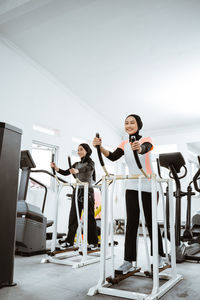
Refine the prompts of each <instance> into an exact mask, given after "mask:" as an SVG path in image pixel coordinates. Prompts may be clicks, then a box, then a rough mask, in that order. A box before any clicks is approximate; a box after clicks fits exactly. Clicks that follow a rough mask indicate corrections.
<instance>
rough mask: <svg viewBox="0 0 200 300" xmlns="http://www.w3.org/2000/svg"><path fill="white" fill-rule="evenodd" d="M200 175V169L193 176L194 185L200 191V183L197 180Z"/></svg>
mask: <svg viewBox="0 0 200 300" xmlns="http://www.w3.org/2000/svg"><path fill="white" fill-rule="evenodd" d="M199 175H200V169H199V170H198V171H197V173H196V174H195V175H194V177H193V182H194V187H195V190H196V191H197V192H200V188H199V187H198V183H197V180H198V179H199V178H198V177H199Z"/></svg>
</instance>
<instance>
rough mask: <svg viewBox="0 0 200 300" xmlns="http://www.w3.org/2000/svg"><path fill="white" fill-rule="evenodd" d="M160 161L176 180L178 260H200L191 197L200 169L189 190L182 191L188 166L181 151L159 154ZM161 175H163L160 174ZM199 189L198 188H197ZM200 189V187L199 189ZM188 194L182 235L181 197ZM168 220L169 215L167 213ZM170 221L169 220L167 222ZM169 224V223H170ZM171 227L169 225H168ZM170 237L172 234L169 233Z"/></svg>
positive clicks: (199, 239) (199, 241) (198, 240)
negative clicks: (182, 172)
mask: <svg viewBox="0 0 200 300" xmlns="http://www.w3.org/2000/svg"><path fill="white" fill-rule="evenodd" d="M159 163H160V166H161V167H164V168H167V169H169V171H170V172H169V176H170V177H171V178H172V179H174V180H175V184H176V191H175V192H174V197H175V199H176V203H175V208H176V214H175V239H176V261H177V263H181V262H183V261H185V260H192V261H197V262H199V261H200V256H195V254H197V253H199V252H200V236H198V237H194V236H193V234H192V231H191V197H192V196H193V195H195V193H194V192H193V191H192V186H191V185H192V183H194V185H195V189H196V185H197V182H196V180H197V178H198V176H199V172H200V170H198V172H197V174H195V176H194V178H193V180H192V181H191V182H190V183H189V185H188V187H187V192H183V191H181V182H180V179H182V178H184V177H185V176H186V175H187V168H186V166H185V160H184V158H183V156H182V154H181V153H180V152H174V153H164V154H160V155H159ZM182 168H184V170H185V172H184V174H183V175H181V176H180V177H179V176H178V173H180V171H181V169H182ZM160 176H161V175H160ZM196 190H197V189H196ZM199 191H200V189H199ZM185 196H187V214H186V225H185V230H184V232H183V235H182V236H181V199H182V197H185ZM167 200H168V191H166V206H167V207H166V212H168V205H169V204H168V201H167ZM167 220H168V215H167ZM167 223H168V222H167ZM168 224H169V223H168ZM168 229H169V227H168ZM168 238H170V235H169V234H168Z"/></svg>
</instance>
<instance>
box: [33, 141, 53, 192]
mask: <svg viewBox="0 0 200 300" xmlns="http://www.w3.org/2000/svg"><path fill="white" fill-rule="evenodd" d="M52 154H54V156H55V159H54V161H55V162H57V156H58V147H57V146H53V145H49V144H45V143H42V142H39V141H33V143H32V157H33V160H34V162H35V164H36V170H46V171H49V172H51V173H52V170H51V167H50V162H51V161H52ZM31 177H33V178H35V179H36V180H38V181H40V182H41V183H43V184H45V185H46V186H47V187H48V188H52V189H54V184H55V183H54V179H53V177H50V176H48V175H47V174H44V173H32V174H31Z"/></svg>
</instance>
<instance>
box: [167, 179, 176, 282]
mask: <svg viewBox="0 0 200 300" xmlns="http://www.w3.org/2000/svg"><path fill="white" fill-rule="evenodd" d="M168 182H169V185H168V186H169V220H170V242H171V266H172V277H173V278H175V277H176V276H177V272H176V243H175V228H174V204H173V183H172V179H171V178H169V179H168Z"/></svg>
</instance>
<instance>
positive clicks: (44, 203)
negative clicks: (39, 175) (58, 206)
mask: <svg viewBox="0 0 200 300" xmlns="http://www.w3.org/2000/svg"><path fill="white" fill-rule="evenodd" d="M29 179H30V180H32V181H34V182H36V183H37V184H39V185H41V186H42V187H43V188H44V189H45V193H44V200H43V204H42V213H43V212H44V208H45V205H46V198H47V187H46V185H44V184H43V183H41V182H40V181H38V180H36V179H35V178H33V177H29Z"/></svg>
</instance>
